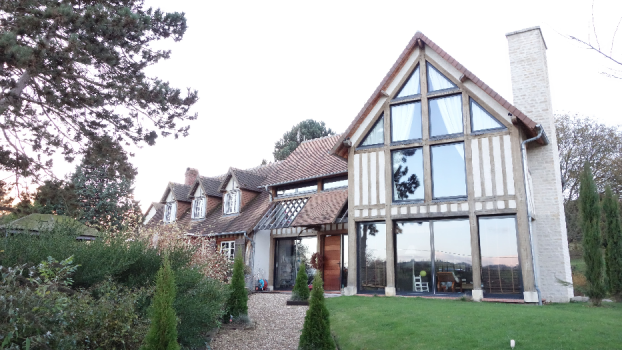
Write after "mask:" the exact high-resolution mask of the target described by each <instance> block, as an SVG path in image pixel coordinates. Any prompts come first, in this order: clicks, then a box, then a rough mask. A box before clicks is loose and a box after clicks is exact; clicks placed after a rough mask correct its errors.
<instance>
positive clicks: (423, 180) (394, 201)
mask: <svg viewBox="0 0 622 350" xmlns="http://www.w3.org/2000/svg"><path fill="white" fill-rule="evenodd" d="M413 148H418V149H420V150H421V162H422V164H421V169H422V170H423V179H422V181H421V186H422V187H423V198H421V199H395V188H394V186H395V180H394V179H393V174H394V173H395V166H394V164H393V152H399V151H404V150H408V149H413ZM423 148H424V147H423V146H416V147H405V148H396V149H392V150H390V152H389V154H390V156H391V199H392V203H423V202H424V201H425V157H424V154H423V153H424V152H423Z"/></svg>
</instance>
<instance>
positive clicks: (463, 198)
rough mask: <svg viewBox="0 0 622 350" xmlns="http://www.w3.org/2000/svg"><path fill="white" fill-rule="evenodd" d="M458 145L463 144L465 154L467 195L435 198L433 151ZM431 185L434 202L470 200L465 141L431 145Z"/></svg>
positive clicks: (465, 186) (465, 187)
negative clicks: (440, 147)
mask: <svg viewBox="0 0 622 350" xmlns="http://www.w3.org/2000/svg"><path fill="white" fill-rule="evenodd" d="M457 143H461V144H462V149H463V152H464V163H463V164H464V189H465V195H464V196H448V197H435V196H434V165H433V164H434V153H433V152H432V149H433V148H434V147H438V146H449V145H453V144H457ZM429 147H430V185H431V190H432V202H434V201H437V202H446V201H452V200H466V199H468V198H469V180H468V178H467V175H468V174H467V170H466V165H467V164H466V143H465V142H464V140H457V141H451V142H447V143H437V144H433V145H430V146H429Z"/></svg>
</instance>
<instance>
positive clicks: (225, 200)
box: [222, 188, 242, 215]
mask: <svg viewBox="0 0 622 350" xmlns="http://www.w3.org/2000/svg"><path fill="white" fill-rule="evenodd" d="M232 194H235V195H236V205H235V209H234V211H233V212H230V213H229V212H227V207H228V206H229V205H228V203H229V202H228V196H230V195H232ZM241 197H242V191H241V190H240V189H239V188H236V189H232V190H229V191H227V192H226V193H225V195H224V196H223V206H222V213H223V215H237V214H239V213H240V204H241V203H240V202H241Z"/></svg>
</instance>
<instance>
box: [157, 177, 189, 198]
mask: <svg viewBox="0 0 622 350" xmlns="http://www.w3.org/2000/svg"><path fill="white" fill-rule="evenodd" d="M191 189H192V186H188V185H182V184H178V183H175V182H169V183H168V186H167V187H166V190H165V191H164V195H163V196H162V199H160V203H166V197H168V194H169V193H170V192H172V193H173V198H174V199H175V200H176V201H182V202H190V201H191V200H190V197H189V196H190V190H191Z"/></svg>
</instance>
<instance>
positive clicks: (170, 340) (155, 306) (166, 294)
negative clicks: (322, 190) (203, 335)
mask: <svg viewBox="0 0 622 350" xmlns="http://www.w3.org/2000/svg"><path fill="white" fill-rule="evenodd" d="M176 289H177V288H176V286H175V277H174V276H173V270H172V269H171V263H170V262H169V260H168V257H165V258H164V264H163V265H162V268H160V271H158V275H157V278H156V291H155V295H154V297H153V302H152V305H151V326H150V327H149V332H148V333H147V336H146V337H145V344H144V346H143V347H142V349H143V350H178V349H179V348H180V347H179V343H178V342H177V316H176V315H175V309H174V308H173V302H174V301H175V293H176Z"/></svg>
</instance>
